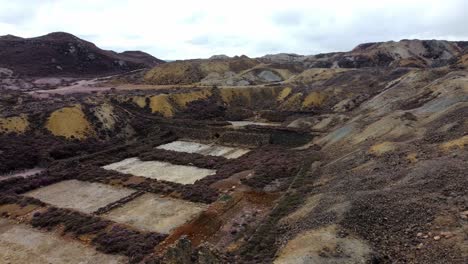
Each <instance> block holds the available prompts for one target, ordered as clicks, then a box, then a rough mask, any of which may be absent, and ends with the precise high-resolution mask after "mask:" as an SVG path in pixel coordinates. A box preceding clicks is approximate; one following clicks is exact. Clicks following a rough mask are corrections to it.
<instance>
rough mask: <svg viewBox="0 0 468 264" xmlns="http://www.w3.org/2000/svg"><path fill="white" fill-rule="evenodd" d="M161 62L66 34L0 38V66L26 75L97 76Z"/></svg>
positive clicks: (160, 61)
mask: <svg viewBox="0 0 468 264" xmlns="http://www.w3.org/2000/svg"><path fill="white" fill-rule="evenodd" d="M161 63H163V61H162V60H159V59H157V58H155V57H153V56H151V55H149V54H147V53H144V52H140V51H126V52H122V53H116V52H113V51H107V50H102V49H100V48H98V47H97V46H96V45H94V44H93V43H91V42H88V41H85V40H82V39H80V38H78V37H76V36H73V35H71V34H68V33H63V32H56V33H50V34H47V35H45V36H40V37H35V38H21V37H16V36H12V35H6V36H1V37H0V67H1V68H8V69H11V70H13V71H14V72H15V73H17V74H22V75H27V76H41V77H44V76H83V75H89V76H99V75H105V74H115V73H121V72H126V71H131V70H136V69H141V68H146V67H152V66H155V65H158V64H161Z"/></svg>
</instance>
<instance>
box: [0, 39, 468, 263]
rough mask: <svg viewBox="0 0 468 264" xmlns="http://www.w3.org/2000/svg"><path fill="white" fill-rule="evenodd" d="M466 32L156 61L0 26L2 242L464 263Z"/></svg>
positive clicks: (25, 253)
mask: <svg viewBox="0 0 468 264" xmlns="http://www.w3.org/2000/svg"><path fill="white" fill-rule="evenodd" d="M467 46H468V45H467V42H462V41H459V42H452V41H442V40H402V41H398V42H394V41H391V42H379V43H367V44H361V45H359V46H357V47H356V48H354V49H353V50H351V51H348V52H335V53H327V54H318V55H311V56H303V55H297V54H286V53H283V54H270V55H266V56H263V57H260V58H249V57H247V56H235V57H228V56H226V55H216V56H213V57H211V58H210V59H196V60H184V61H174V62H167V63H165V62H163V61H161V60H158V59H156V58H154V57H153V56H151V55H149V54H146V53H143V52H139V51H128V52H123V53H116V52H112V51H105V50H102V49H99V48H98V47H96V46H95V45H94V44H92V43H90V42H87V41H85V40H82V39H79V38H77V37H75V36H73V35H71V34H67V33H51V34H49V35H46V36H42V37H37V38H27V39H25V38H20V37H15V36H11V35H7V36H2V37H0V90H1V93H0V110H1V111H0V113H1V114H0V216H1V217H0V230H1V232H0V260H2V261H3V262H5V263H147V264H150V263H182V264H184V263H187V264H188V263H199V264H207V263H275V264H282V263H466V262H467V260H468V248H467V246H466V241H467V234H466V230H467V227H468V225H467V224H468V200H467V199H466V198H467V197H468V193H467V186H468V177H467V176H466V171H468V155H467V153H468V152H467V151H466V145H467V144H468V134H467V131H468V122H467V119H466V116H468V70H467V67H468V57H467ZM0 262H1V261H0ZM3 262H2V263H3Z"/></svg>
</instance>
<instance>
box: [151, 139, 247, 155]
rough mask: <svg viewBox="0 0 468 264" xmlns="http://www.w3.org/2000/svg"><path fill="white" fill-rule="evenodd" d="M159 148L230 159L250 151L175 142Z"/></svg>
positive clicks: (213, 145) (214, 145)
mask: <svg viewBox="0 0 468 264" xmlns="http://www.w3.org/2000/svg"><path fill="white" fill-rule="evenodd" d="M157 148H158V149H165V150H172V151H178V152H186V153H198V154H202V155H210V156H221V157H225V158H228V159H236V158H238V157H240V156H242V155H244V154H246V153H247V152H249V151H250V150H249V149H245V148H232V147H226V146H221V145H216V144H202V143H197V142H190V141H174V142H171V143H168V144H164V145H161V146H158V147H157Z"/></svg>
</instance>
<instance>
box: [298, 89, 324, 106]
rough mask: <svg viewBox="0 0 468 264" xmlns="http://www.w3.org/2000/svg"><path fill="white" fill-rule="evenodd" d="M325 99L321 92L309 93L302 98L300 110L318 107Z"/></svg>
mask: <svg viewBox="0 0 468 264" xmlns="http://www.w3.org/2000/svg"><path fill="white" fill-rule="evenodd" d="M326 99H327V96H326V95H325V94H324V93H321V92H311V93H310V94H308V95H307V96H306V98H304V101H303V102H302V108H308V107H320V106H322V104H323V103H324V102H325V100H326Z"/></svg>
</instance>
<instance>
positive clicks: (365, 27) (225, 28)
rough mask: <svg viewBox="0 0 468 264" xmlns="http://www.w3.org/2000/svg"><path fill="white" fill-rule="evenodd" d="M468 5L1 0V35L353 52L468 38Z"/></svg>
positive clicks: (448, 0) (215, 50) (183, 53)
mask: <svg viewBox="0 0 468 264" xmlns="http://www.w3.org/2000/svg"><path fill="white" fill-rule="evenodd" d="M466 10H468V4H467V3H466V1H463V0H444V1H438V0H413V1H409V0H391V1H390V0H379V1H375V0H361V1H359V0H356V1H349V0H342V1H339V0H328V1H312V0H308V1H301V0H288V1H271V0H270V1H266V0H256V1H255V0H249V1H246V0H238V1H220V0H218V1H215V0H212V1H211V0H198V1H190V0H187V1H181V0H171V1H167V0H166V1H159V0H158V1H155V0H153V1H151V0H133V1H123V0H82V1H74V0H36V1H34V0H30V1H26V0H24V1H21V0H16V1H9V0H0V35H4V34H14V35H18V36H23V37H33V36H38V35H44V34H47V33H49V32H53V31H65V32H69V33H72V34H75V35H77V36H79V37H82V38H85V39H87V40H90V41H92V42H94V43H96V44H97V45H98V46H100V47H102V48H106V49H114V50H117V51H123V50H134V49H141V50H144V51H146V52H149V53H151V54H153V55H155V56H156V57H160V58H165V59H185V58H197V57H209V56H211V55H213V54H221V53H223V54H227V55H231V56H232V55H240V54H246V55H249V56H261V55H264V54H266V53H277V52H294V53H300V54H314V53H320V52H329V51H342V50H350V49H352V48H353V47H354V46H355V45H357V44H359V43H363V42H369V41H386V40H399V39H403V38H446V39H452V40H453V39H468V27H466V25H467V24H468V23H467V22H468V17H467V16H465V14H464V12H465V11H466Z"/></svg>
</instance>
